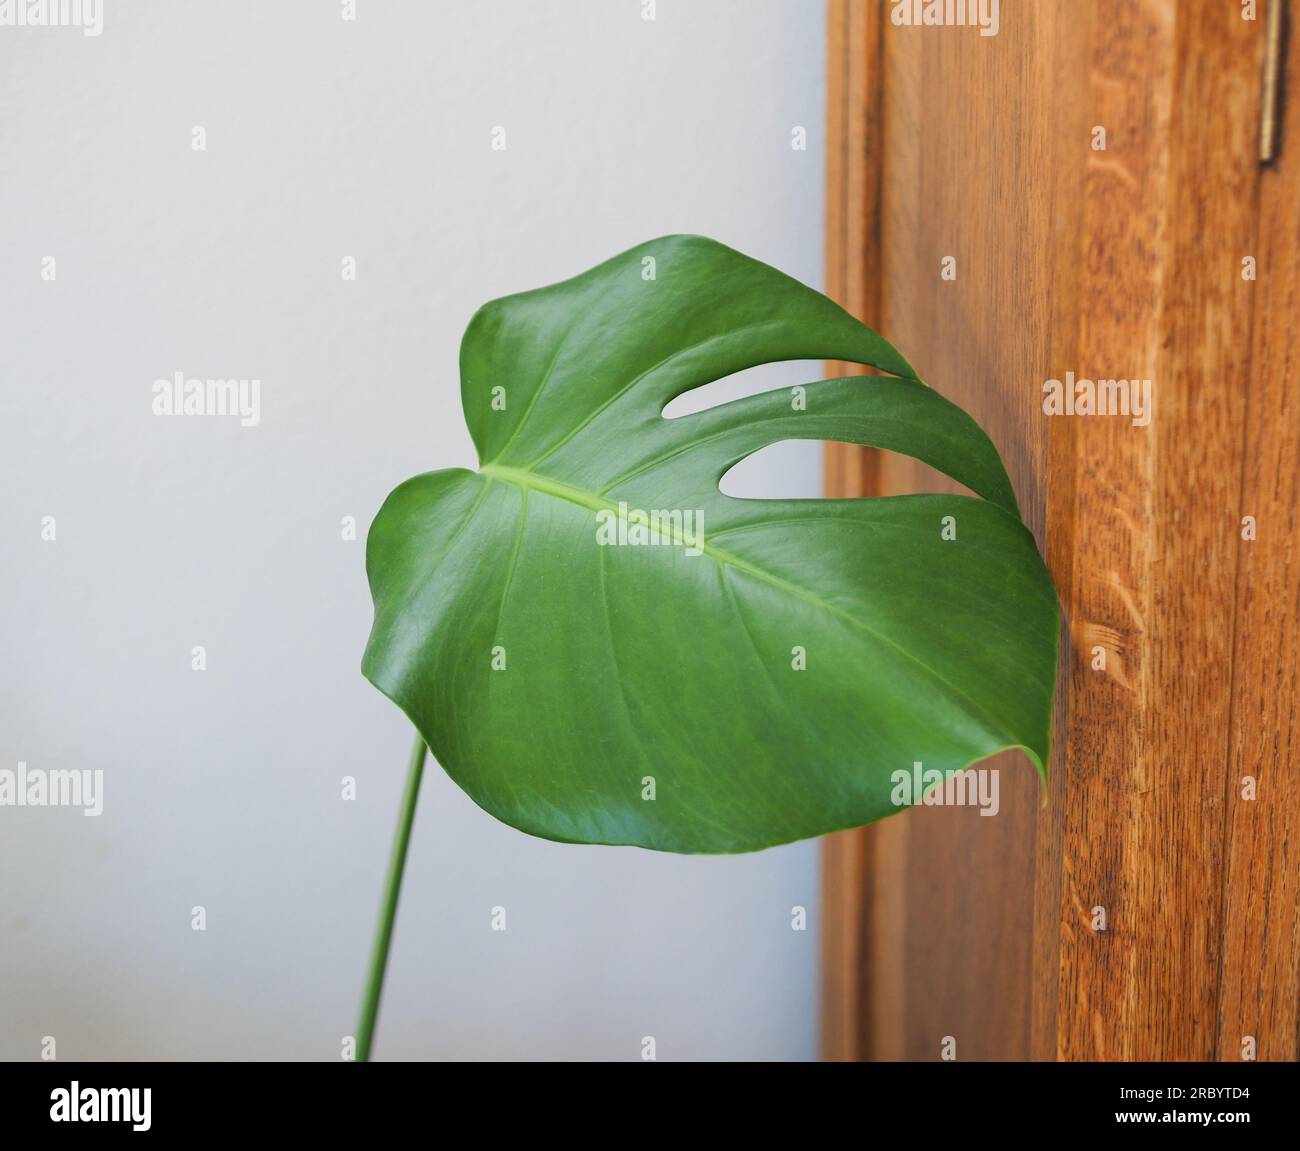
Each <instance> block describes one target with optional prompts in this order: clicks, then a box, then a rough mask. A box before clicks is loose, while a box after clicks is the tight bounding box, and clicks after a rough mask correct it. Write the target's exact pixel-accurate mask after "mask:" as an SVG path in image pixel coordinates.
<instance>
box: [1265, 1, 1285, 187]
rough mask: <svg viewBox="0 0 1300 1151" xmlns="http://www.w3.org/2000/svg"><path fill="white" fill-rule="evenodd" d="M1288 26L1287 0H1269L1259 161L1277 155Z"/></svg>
mask: <svg viewBox="0 0 1300 1151" xmlns="http://www.w3.org/2000/svg"><path fill="white" fill-rule="evenodd" d="M1285 30H1286V0H1268V18H1267V24H1266V26H1265V28H1264V82H1263V84H1262V85H1261V94H1260V101H1261V104H1260V113H1259V162H1260V163H1261V164H1271V163H1272V162H1273V161H1274V159H1276V157H1277V135H1278V122H1279V121H1280V119H1281V117H1282V109H1281V107H1280V106H1279V105H1280V104H1281V100H1282V83H1281V70H1282V38H1283V34H1284V32H1285Z"/></svg>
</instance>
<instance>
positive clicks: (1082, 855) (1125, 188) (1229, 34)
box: [1058, 0, 1258, 1060]
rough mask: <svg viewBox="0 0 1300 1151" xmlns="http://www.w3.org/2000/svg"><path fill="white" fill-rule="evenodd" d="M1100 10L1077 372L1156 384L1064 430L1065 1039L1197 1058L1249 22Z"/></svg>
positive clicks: (1225, 636) (1212, 916) (1217, 906)
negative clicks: (1068, 496) (1072, 497)
mask: <svg viewBox="0 0 1300 1151" xmlns="http://www.w3.org/2000/svg"><path fill="white" fill-rule="evenodd" d="M1103 7H1104V8H1105V9H1106V10H1107V11H1106V14H1105V19H1099V20H1098V22H1097V25H1096V30H1095V31H1096V35H1095V39H1094V42H1093V47H1092V59H1093V82H1092V86H1091V99H1092V102H1093V107H1094V109H1095V117H1096V122H1097V123H1098V124H1101V125H1105V126H1106V127H1107V132H1108V146H1107V149H1106V151H1105V152H1100V153H1096V154H1095V155H1094V157H1092V158H1091V163H1090V164H1089V166H1088V170H1087V175H1086V180H1085V187H1084V197H1085V208H1084V235H1085V236H1086V242H1087V250H1086V253H1085V261H1084V269H1083V276H1084V283H1085V288H1084V298H1085V299H1086V300H1087V301H1088V303H1087V304H1086V305H1085V307H1084V310H1083V313H1082V319H1081V337H1080V361H1079V363H1078V365H1077V367H1076V371H1077V372H1078V374H1079V375H1080V376H1086V377H1087V378H1089V379H1092V380H1098V379H1102V378H1116V377H1121V378H1133V377H1134V376H1138V377H1143V378H1150V379H1152V380H1153V381H1154V388H1155V407H1154V418H1153V419H1152V422H1151V424H1150V426H1149V427H1147V428H1138V427H1132V426H1130V425H1128V424H1127V423H1126V422H1125V421H1122V420H1116V419H1113V418H1106V419H1103V418H1100V417H1094V418H1092V419H1091V420H1089V419H1087V418H1082V419H1081V420H1080V424H1081V426H1080V429H1079V431H1078V439H1077V450H1078V460H1077V467H1078V474H1077V476H1076V483H1075V487H1076V498H1077V507H1076V517H1077V532H1076V536H1075V562H1074V571H1073V613H1072V614H1073V620H1072V628H1071V632H1072V639H1073V648H1074V651H1073V661H1072V671H1071V676H1070V701H1069V715H1070V728H1069V733H1068V744H1069V746H1068V756H1069V768H1068V774H1069V780H1068V792H1067V798H1066V820H1065V828H1064V842H1063V866H1064V881H1063V891H1062V898H1061V924H1060V941H1061V942H1060V946H1061V955H1060V960H1061V977H1060V991H1059V994H1060V999H1059V1005H1058V1006H1059V1017H1058V1054H1059V1056H1060V1058H1063V1059H1090V1060H1117V1059H1120V1060H1129V1059H1158V1060H1184V1059H1208V1058H1212V1057H1213V1054H1214V1047H1215V1017H1216V1013H1217V1012H1216V1008H1217V995H1218V960H1219V956H1218V952H1219V945H1220V940H1219V933H1220V924H1221V915H1222V906H1221V903H1222V891H1223V879H1224V858H1223V828H1224V809H1223V779H1222V777H1221V774H1220V771H1219V770H1218V769H1217V766H1216V765H1219V764H1222V763H1224V762H1225V757H1226V754H1227V731H1228V721H1229V710H1230V693H1231V675H1230V669H1231V665H1232V626H1231V620H1232V615H1233V597H1234V587H1235V580H1236V564H1237V550H1238V549H1237V547H1236V543H1235V530H1234V523H1235V520H1234V518H1233V513H1234V510H1235V508H1236V507H1237V506H1238V503H1239V492H1238V486H1239V477H1240V474H1241V463H1242V445H1243V440H1242V437H1243V434H1244V400H1243V396H1244V388H1243V382H1244V381H1245V380H1246V379H1247V378H1248V367H1249V345H1248V341H1247V340H1246V339H1245V338H1244V335H1243V334H1244V333H1246V332H1248V331H1249V329H1250V300H1249V295H1248V294H1247V293H1243V292H1241V291H1240V290H1239V286H1240V276H1239V267H1240V265H1239V260H1240V256H1241V254H1242V253H1243V252H1246V251H1248V250H1249V249H1250V248H1252V247H1253V245H1254V239H1253V237H1254V228H1255V210H1254V209H1255V202H1254V188H1255V184H1256V182H1257V179H1258V175H1257V171H1258V169H1257V165H1256V162H1255V150H1254V142H1255V133H1256V132H1257V131H1258V121H1257V108H1258V90H1257V84H1258V56H1257V51H1256V49H1257V44H1258V35H1257V29H1256V27H1255V25H1254V24H1252V23H1251V22H1248V21H1243V20H1242V19H1241V17H1240V12H1239V11H1238V10H1236V9H1235V7H1233V6H1221V5H1212V4H1202V3H1183V4H1178V5H1175V4H1174V3H1173V2H1172V0H1166V2H1164V3H1147V4H1144V5H1127V4H1106V5H1104V6H1103ZM1095 648H1101V649H1104V650H1105V653H1106V661H1107V663H1106V669H1105V671H1104V672H1099V671H1096V670H1094V669H1093V666H1092V652H1093V650H1094V649H1095ZM1094 908H1104V909H1105V915H1106V927H1105V930H1094V926H1093V922H1092V920H1093V917H1094Z"/></svg>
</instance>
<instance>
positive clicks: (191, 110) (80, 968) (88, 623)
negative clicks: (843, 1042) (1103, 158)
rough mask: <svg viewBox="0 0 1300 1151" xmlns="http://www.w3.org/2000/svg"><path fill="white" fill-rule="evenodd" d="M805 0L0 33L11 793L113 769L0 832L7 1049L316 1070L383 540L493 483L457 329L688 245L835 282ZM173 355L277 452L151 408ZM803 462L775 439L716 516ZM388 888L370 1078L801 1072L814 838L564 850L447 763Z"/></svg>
mask: <svg viewBox="0 0 1300 1151" xmlns="http://www.w3.org/2000/svg"><path fill="white" fill-rule="evenodd" d="M822 7H823V6H822V5H821V4H818V3H808V2H807V0H785V2H779V0H743V2H739V0H737V2H721V0H689V2H687V0H660V2H659V3H658V4H657V10H656V19H654V20H653V21H647V20H644V19H643V18H642V9H643V4H642V0H555V2H552V3H538V2H535V0H526V2H511V3H504V2H499V0H496V2H488V0H477V2H465V3H450V2H439V3H415V2H398V0H383V2H380V0H359V3H358V5H357V11H358V19H357V21H356V22H347V21H344V20H343V19H342V18H341V4H340V3H339V0H276V2H275V3H266V2H263V0H259V2H252V0H247V2H235V0H228V2H224V3H215V2H212V3H206V2H205V3H199V2H188V3H184V4H182V3H177V2H175V0H155V2H143V0H135V2H126V0H108V3H107V6H106V11H105V14H104V28H103V33H102V35H100V36H98V37H94V38H91V37H85V36H83V35H82V34H81V33H80V32H79V31H78V30H75V29H35V28H11V27H6V28H0V163H2V164H3V169H4V178H3V179H2V180H0V220H2V221H3V223H2V224H0V316H3V324H2V326H3V331H4V337H5V338H4V342H3V356H2V357H0V493H2V494H0V626H2V628H3V637H2V638H3V643H2V644H0V652H2V653H3V659H0V767H6V768H14V767H16V765H17V763H18V761H20V760H23V761H26V762H27V764H28V765H29V767H31V768H39V769H47V770H49V769H59V768H92V769H93V768H102V769H103V772H104V776H105V785H104V786H105V806H104V813H103V815H102V816H100V817H99V818H98V819H90V818H85V817H83V815H82V814H81V813H80V812H78V811H76V810H69V809H60V808H46V809H34V808H21V809H20V808H12V807H0V875H2V876H3V878H2V880H0V1057H3V1058H6V1059H34V1058H38V1057H39V1055H40V1047H41V1041H42V1037H43V1036H47V1035H50V1036H54V1037H55V1039H56V1041H57V1044H58V1047H57V1053H58V1057H59V1058H60V1059H81V1058H86V1059H139V1058H161V1059H184V1058H219V1059H237V1058H250V1057H251V1058H268V1059H337V1058H338V1057H339V1053H340V1041H341V1037H342V1036H344V1035H346V1034H349V1033H351V1032H352V1031H353V1029H354V1026H355V1016H356V1008H357V1003H358V999H359V995H360V991H361V986H362V981H363V975H364V970H365V964H366V957H367V954H368V950H369V946H370V937H371V932H372V929H373V925H374V921H375V915H376V910H377V905H378V898H379V893H380V887H381V883H382V877H383V872H384V867H385V863H386V860H387V855H388V850H389V843H390V838H391V833H392V827H393V822H394V819H395V815H396V809H397V803H398V797H399V793H400V788H401V783H402V776H403V773H404V771H405V765H406V758H407V754H408V747H409V743H410V729H409V728H408V726H407V724H406V721H405V720H404V718H403V717H402V716H401V714H400V713H399V712H398V711H397V710H396V709H395V708H394V707H393V706H392V705H390V704H389V703H388V702H387V701H386V700H384V699H383V698H382V697H381V696H380V695H379V694H378V693H377V692H376V691H375V690H374V689H373V688H371V687H370V686H369V684H367V683H366V682H365V681H364V680H363V679H362V677H361V675H360V672H359V670H358V665H359V661H360V657H361V651H362V648H363V646H364V642H365V638H366V634H367V631H368V627H369V619H370V602H369V596H368V593H367V589H366V584H365V576H364V568H363V558H364V542H363V541H364V532H365V529H366V527H367V526H368V524H369V521H370V518H371V517H372V516H373V514H374V512H375V511H376V510H377V509H378V507H379V505H380V503H381V502H382V500H383V497H384V495H385V494H386V493H387V492H388V491H389V489H391V488H392V487H393V486H395V485H396V484H397V483H398V482H400V481H401V480H402V479H404V478H406V477H408V476H410V475H413V474H415V473H418V472H421V471H426V470H429V469H430V468H433V467H441V466H450V465H456V464H460V465H466V466H473V464H474V455H473V451H472V447H471V444H470V441H469V437H468V435H467V434H466V432H465V429H464V426H463V423H462V420H461V415H460V407H459V396H458V380H457V368H456V356H457V349H458V345H459V340H460V335H461V332H462V330H463V328H464V325H465V323H466V321H467V320H468V318H469V316H470V315H471V313H472V312H473V310H474V308H475V307H476V306H477V305H478V304H479V303H481V302H482V301H484V300H486V299H489V298H491V297H494V296H499V295H503V294H505V293H508V292H513V291H518V290H522V289H525V288H530V287H535V286H539V285H541V284H543V283H548V282H551V281H554V280H557V279H561V278H564V277H567V276H569V275H572V274H574V273H576V272H578V271H580V270H582V269H583V268H585V267H588V266H590V265H591V264H593V263H596V262H598V261H599V260H601V259H604V258H606V257H607V256H609V255H612V254H613V253H615V252H617V251H620V250H622V249H624V248H626V247H629V246H631V245H632V244H635V243H638V242H640V241H641V240H644V239H648V238H650V237H652V236H655V235H659V234H662V233H666V232H672V231H693V232H703V233H706V234H709V235H713V236H715V237H717V238H718V239H721V240H723V241H725V242H727V243H730V244H732V245H734V246H736V247H739V248H741V249H743V250H745V251H748V252H750V253H751V254H753V255H756V256H758V257H759V258H761V259H765V260H767V261H768V262H770V263H773V264H776V265H777V266H779V267H781V268H783V269H785V270H786V271H788V272H790V273H791V274H793V275H795V276H798V277H800V278H801V279H804V280H805V281H807V282H810V283H813V284H820V282H821V273H822V268H821V251H822V238H821V237H822V204H823V195H822V180H823V171H824V151H823V138H824V113H823V100H824V79H825V76H824V59H823V57H824V42H823V36H824V31H825V29H824V16H823V12H822ZM195 125H201V126H203V127H204V128H205V130H206V133H207V151H206V152H195V151H193V150H192V149H191V129H192V128H193V127H194V126H195ZM496 125H502V126H504V127H505V128H506V130H507V149H506V151H505V152H494V151H492V150H491V148H490V134H491V130H492V128H493V127H494V126H496ZM795 126H803V127H804V128H806V129H807V133H808V148H807V150H806V151H796V150H794V149H792V147H791V130H792V128H794V127H795ZM46 256H53V257H55V259H56V260H57V279H56V280H54V281H53V282H47V281H43V280H42V279H41V261H42V259H43V258H44V257H46ZM345 256H353V257H355V258H356V260H357V264H358V278H357V280H356V282H354V283H348V282H344V281H343V280H342V279H341V277H340V262H341V260H342V259H343V257H345ZM177 371H181V372H184V373H185V374H186V375H187V376H198V377H204V378H206V377H225V376H249V377H254V376H255V377H257V378H259V379H260V380H261V381H262V397H261V398H262V419H261V424H260V426H258V427H255V428H241V427H240V426H239V425H238V422H237V421H236V420H231V419H221V418H218V417H210V418H204V419H188V420H185V419H171V420H169V419H160V418H157V417H155V416H153V415H152V413H151V400H152V394H151V388H152V384H153V382H154V381H155V380H156V379H158V378H160V377H170V376H171V375H173V373H175V372H177ZM819 375H820V372H819V370H817V369H815V368H811V369H810V368H808V367H806V366H801V365H782V366H780V367H775V368H768V369H763V370H760V371H756V372H752V373H745V374H744V377H743V378H741V377H737V378H735V379H733V380H730V381H726V382H725V383H723V384H720V385H717V386H716V387H714V388H711V389H706V391H708V392H709V393H710V395H709V397H708V400H709V402H713V401H716V400H717V399H719V398H724V397H729V396H731V395H735V394H739V393H740V392H741V391H754V390H759V389H760V388H766V387H775V386H779V385H782V384H788V383H797V382H802V381H804V380H808V379H814V378H817V377H818V376H819ZM702 402H703V401H701V400H699V399H696V400H694V405H695V406H701V404H702ZM818 468H819V463H818V448H817V446H816V445H814V444H807V443H805V444H799V445H779V446H777V447H775V448H772V449H768V450H767V451H766V452H765V453H764V454H763V456H762V459H761V461H757V460H751V461H747V462H746V464H744V465H742V467H741V469H739V470H738V473H737V474H736V475H734V476H733V479H734V482H729V484H728V488H729V490H733V491H736V492H748V493H751V494H769V495H777V494H779V495H812V494H816V492H817V488H818V482H819V479H818ZM47 515H50V516H54V517H56V521H57V539H56V540H55V541H54V542H46V541H42V539H41V518H42V517H43V516H47ZM346 515H352V516H355V517H357V520H358V523H359V536H360V537H361V538H359V539H358V540H357V541H356V542H354V543H349V542H344V541H343V540H341V539H340V519H341V517H343V516H346ZM197 644H202V645H204V646H205V647H206V649H207V654H208V669H207V670H206V671H204V672H201V673H199V672H194V671H192V670H191V667H190V661H191V655H190V652H191V648H192V647H193V646H194V645H197ZM345 775H351V776H354V777H355V778H356V780H357V798H356V800H355V801H354V802H345V801H344V800H342V798H341V794H340V791H341V788H340V781H341V779H342V777H343V776H345ZM404 896H405V897H404V900H403V904H402V909H401V913H400V915H399V921H398V927H397V933H396V939H395V944H394V956H393V962H392V966H391V969H390V976H389V982H388V987H387V994H386V999H385V1009H384V1013H383V1016H382V1018H381V1025H380V1032H379V1039H378V1044H377V1050H376V1056H377V1057H378V1058H390V1059H395V1058H409V1059H414V1058H480V1057H499V1058H593V1059H606V1058H608V1059H636V1058H640V1055H641V1040H642V1037H643V1036H646V1035H653V1036H654V1037H655V1038H656V1042H657V1048H658V1057H659V1058H660V1059H684V1058H742V1059H775V1058H794V1059H799V1058H808V1057H811V1056H813V1055H814V1053H815V1038H816V993H815V982H816V970H817V954H816V952H817V932H818V926H819V925H818V920H817V906H816V902H817V867H816V847H815V845H813V844H799V845H794V846H791V847H786V848H780V849H776V850H772V851H767V852H763V853H759V854H757V855H751V856H745V857H734V858H691V857H672V856H666V855H656V854H653V853H649V852H643V851H638V850H635V849H615V848H594V847H591V848H589V847H569V846H560V845H555V844H551V843H547V842H543V841H541V840H536V839H532V838H530V837H528V836H525V835H522V834H520V833H518V832H515V831H513V830H511V829H510V828H508V827H505V826H503V825H501V824H498V823H496V822H495V821H494V820H493V819H492V818H491V817H489V816H488V815H486V814H484V813H483V812H481V811H480V810H479V809H478V808H477V807H476V806H474V804H473V803H472V802H471V801H470V800H469V799H468V798H467V797H465V796H464V795H463V794H462V793H461V792H460V791H459V790H458V789H457V788H456V787H455V786H454V785H452V784H451V783H450V781H449V780H447V778H446V777H445V776H444V775H443V774H442V772H441V771H440V770H439V769H437V768H436V767H433V766H431V767H430V768H429V771H428V772H427V773H426V778H425V785H424V789H423V794H422V797H421V802H420V808H419V813H418V816H417V819H416V825H415V833H414V840H413V845H412V849H411V856H410V860H409V865H408V872H407V879H406V887H405V892H404ZM195 905H202V906H204V907H205V908H206V913H207V930H206V931H205V932H195V931H192V930H191V926H190V911H191V908H192V907H193V906H195ZM497 905H500V906H504V907H505V908H506V909H507V915H508V930H507V931H506V932H504V933H501V932H494V931H492V930H491V926H490V914H491V909H492V908H493V907H494V906H497ZM794 905H803V906H805V907H807V908H808V914H809V924H808V930H807V931H806V932H803V933H799V932H795V931H792V930H791V908H792V907H793V906H794Z"/></svg>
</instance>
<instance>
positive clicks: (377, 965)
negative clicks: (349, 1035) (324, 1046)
mask: <svg viewBox="0 0 1300 1151" xmlns="http://www.w3.org/2000/svg"><path fill="white" fill-rule="evenodd" d="M427 752H428V748H427V747H426V746H425V743H424V736H422V735H420V734H419V733H418V732H417V733H416V736H415V746H414V747H413V748H412V749H411V765H410V767H408V768H407V770H406V788H405V790H404V791H403V792H402V807H401V810H400V811H399V812H398V815H397V832H396V834H395V835H394V837H393V852H392V855H391V856H389V859H388V877H387V879H386V880H385V881H384V900H383V903H381V904H380V907H379V926H378V927H377V928H376V929H375V942H374V945H373V946H372V948H371V951H370V973H369V974H368V975H367V977H366V991H365V997H364V998H363V999H362V1001H361V1021H360V1022H359V1023H358V1024H357V1050H356V1061H357V1062H358V1063H365V1062H367V1061H368V1060H369V1059H370V1046H371V1043H372V1041H373V1040H374V1037H375V1022H376V1020H377V1019H378V1017H379V998H380V995H381V994H382V992H383V990H384V973H385V971H386V970H387V968H388V945H389V944H390V943H391V942H392V939H393V923H394V921H395V920H396V919H397V897H398V894H399V893H400V892H401V889H402V872H403V871H404V870H405V868H406V848H407V845H408V844H410V842H411V824H412V823H414V821H415V802H416V800H417V799H418V798H419V796H420V779H421V777H422V776H423V775H424V757H425V755H426V754H427Z"/></svg>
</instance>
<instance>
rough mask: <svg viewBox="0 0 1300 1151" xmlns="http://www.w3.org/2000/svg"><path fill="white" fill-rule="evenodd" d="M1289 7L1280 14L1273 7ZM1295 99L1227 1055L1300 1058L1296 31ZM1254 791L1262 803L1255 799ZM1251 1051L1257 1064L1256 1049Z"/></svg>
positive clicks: (1275, 250)
mask: <svg viewBox="0 0 1300 1151" xmlns="http://www.w3.org/2000/svg"><path fill="white" fill-rule="evenodd" d="M1270 2H1271V3H1273V4H1280V3H1281V0H1270ZM1288 56H1289V67H1288V76H1287V80H1288V81H1289V84H1290V87H1291V91H1292V93H1293V96H1292V100H1293V105H1292V107H1291V109H1290V110H1289V111H1290V114H1289V116H1287V117H1286V118H1285V120H1284V121H1283V123H1282V125H1281V133H1282V134H1281V135H1280V137H1279V139H1280V149H1279V150H1278V152H1277V163H1276V166H1274V167H1272V168H1270V169H1268V170H1267V171H1266V172H1264V173H1263V175H1262V177H1261V189H1260V227H1259V240H1258V244H1257V248H1256V250H1252V251H1242V252H1240V253H1236V255H1237V257H1238V262H1239V261H1240V260H1241V259H1242V258H1244V257H1246V256H1253V257H1254V258H1255V260H1256V263H1257V275H1258V280H1256V281H1255V282H1250V281H1245V280H1243V279H1242V278H1241V272H1240V267H1238V268H1237V269H1236V271H1235V275H1236V284H1237V291H1238V292H1240V293H1242V294H1243V295H1250V296H1253V298H1254V302H1255V309H1254V331H1253V339H1252V349H1253V358H1252V363H1251V370H1250V377H1249V396H1248V404H1249V420H1248V422H1247V426H1246V451H1245V474H1244V489H1243V494H1242V499H1241V503H1240V505H1239V506H1238V507H1237V508H1235V509H1230V510H1229V512H1228V517H1227V518H1228V520H1229V523H1228V529H1229V530H1232V529H1234V528H1235V527H1236V525H1237V524H1238V522H1239V521H1240V519H1241V517H1242V516H1247V515H1249V516H1253V517H1254V518H1255V521H1256V523H1257V538H1256V539H1255V541H1254V542H1247V541H1245V540H1242V539H1241V538H1240V530H1237V531H1236V535H1237V536H1238V539H1237V541H1236V544H1235V546H1236V547H1237V549H1238V551H1239V553H1240V557H1241V558H1240V567H1239V569H1238V577H1237V578H1238V584H1237V603H1236V609H1237V626H1236V641H1235V646H1234V653H1233V686H1234V690H1233V700H1232V738H1231V746H1230V749H1229V757H1228V777H1227V781H1226V796H1227V805H1228V813H1229V839H1228V875H1227V883H1226V885H1225V889H1226V906H1225V915H1224V929H1223V949H1222V964H1223V973H1222V979H1221V990H1220V998H1219V1022H1218V1040H1217V1055H1218V1058H1220V1059H1226V1060H1239V1059H1241V1058H1243V1056H1244V1055H1250V1054H1253V1055H1254V1056H1255V1057H1256V1058H1258V1059H1267V1060H1287V1061H1295V1060H1296V1059H1297V1058H1300V1036H1298V1035H1297V1028H1298V1027H1300V1020H1298V1018H1297V1003H1298V1002H1300V918H1298V909H1300V715H1298V714H1297V709H1300V545H1297V533H1298V532H1300V515H1298V514H1297V506H1298V505H1300V399H1298V398H1297V395H1298V393H1297V379H1300V108H1297V106H1296V105H1295V104H1294V100H1295V95H1294V93H1295V92H1296V88H1295V85H1296V84H1297V83H1300V36H1297V35H1296V34H1295V31H1294V30H1293V33H1292V36H1291V44H1290V49H1289V52H1288ZM1247 776H1250V777H1253V779H1254V780H1255V786H1256V788H1257V792H1256V798H1255V799H1253V800H1252V799H1244V798H1243V794H1244V781H1245V778H1246V777H1247ZM1250 1040H1253V1043H1254V1050H1253V1052H1252V1050H1251V1048H1250V1043H1249V1041H1250Z"/></svg>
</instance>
